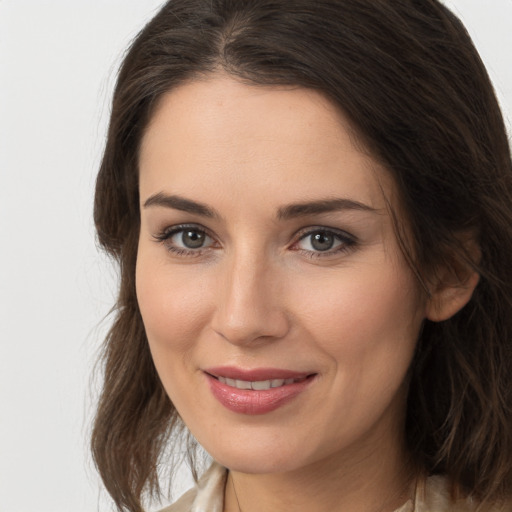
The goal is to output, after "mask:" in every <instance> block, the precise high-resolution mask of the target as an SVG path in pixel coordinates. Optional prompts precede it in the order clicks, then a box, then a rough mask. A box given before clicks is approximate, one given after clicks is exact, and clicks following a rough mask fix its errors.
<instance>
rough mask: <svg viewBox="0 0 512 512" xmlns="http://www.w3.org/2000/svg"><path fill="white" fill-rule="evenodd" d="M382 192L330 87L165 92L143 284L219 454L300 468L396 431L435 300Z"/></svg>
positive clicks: (143, 175) (143, 188) (154, 342)
mask: <svg viewBox="0 0 512 512" xmlns="http://www.w3.org/2000/svg"><path fill="white" fill-rule="evenodd" d="M383 193H384V194H385V195H386V196H387V197H388V198H391V201H392V202H393V201H394V199H393V198H394V197H395V190H394V185H393V183H392V181H391V179H390V177H389V176H388V174H387V173H386V171H385V170H384V169H383V168H381V167H380V166H379V164H378V163H377V162H375V161H374V160H372V158H370V157H369V156H368V155H367V154H365V153H364V152H363V151H362V149H361V147H360V146H358V145H356V144H355V143H354V140H353V138H352V137H351V133H350V130H349V127H348V124H347V122H346V121H345V120H344V119H343V117H342V116H341V115H340V113H339V112H338V111H337V110H336V109H335V108H334V107H333V106H332V105H331V104H330V102H328V101H327V100H326V99H324V98H323V97H322V96H321V95H320V94H318V93H316V92H313V91H309V90H304V89H297V88H295V89H292V88H286V89H285V88H270V87H255V86H248V85H242V84H240V83H238V82H236V81H235V80H233V79H231V78H227V77H224V76H215V77H212V78H210V79H208V80H203V81H196V82H192V83H189V84H187V85H184V86H181V87H180V88H177V89H175V90H173V91H172V92H170V93H168V94H167V95H166V96H165V97H164V98H163V99H162V101H161V103H160V105H159V107H158V109H157V110H156V113H155V114H154V116H153V118H152V120H151V123H150V124H149V126H148V129H147V132H146V134H145V136H144V139H143V143H142V149H141V154H140V197H141V232H140V242H139V248H138V260H137V297H138V301H139V305H140V310H141V313H142V317H143V320H144V325H145V328H146V332H147V336H148V340H149V345H150V349H151V353H152V355H153V358H154V362H155V365H156V368H157V371H158V374H159V376H160V378H161V380H162V383H163V385H164V387H165V389H166V391H167V393H168V395H169V397H170V398H171V400H172V402H173V404H174V405H175V406H176V408H177V410H178V412H179V414H180V415H181V417H182V418H183V420H184V422H185V423H186V424H187V426H188V427H189V428H190V430H191V431H192V433H193V434H194V436H195V437H196V438H197V439H198V441H199V442H200V443H201V444H202V445H203V446H204V447H205V448H206V450H207V451H209V452H210V453H211V454H212V456H213V457H214V458H215V459H217V460H218V461H219V462H221V463H222V464H224V465H226V466H228V467H230V468H232V469H235V470H239V471H245V472H250V473H265V472H274V471H288V470H294V469H298V468H303V467H306V466H308V465H309V464H314V463H316V462H321V461H325V460H327V459H330V460H338V459H339V460H341V459H343V460H346V459H347V457H355V458H358V457H359V458H360V457H363V456H364V454H365V453H366V454H367V453H371V454H372V456H373V457H378V456H379V453H380V452H381V451H382V449H383V448H384V447H388V448H389V446H390V445H392V444H393V443H394V444H396V443H397V439H400V436H401V435H402V433H403V430H402V429H403V416H404V410H405V397H406V391H407V389H406V388H407V386H406V384H405V383H404V380H405V378H406V373H407V370H408V367H409V365H410V362H411V358H412V356H413V352H414V347H415V343H416V340H417V337H418V333H419V330H420V326H421V323H422V321H423V319H424V317H425V303H424V300H423V298H422V295H421V293H420V291H419V290H418V287H417V285H416V282H415V279H414V277H413V275H412V273H411V271H410V269H409V267H408V266H407V264H406V263H405V261H404V258H403V256H402V254H401V252H400V250H399V247H398V244H397V241H396V238H395V235H394V232H393V227H392V222H391V219H390V216H389V214H388V211H387V209H386V202H385V199H384V195H383ZM395 206H397V205H396V204H395ZM249 388H250V389H249ZM398 442H399V441H398Z"/></svg>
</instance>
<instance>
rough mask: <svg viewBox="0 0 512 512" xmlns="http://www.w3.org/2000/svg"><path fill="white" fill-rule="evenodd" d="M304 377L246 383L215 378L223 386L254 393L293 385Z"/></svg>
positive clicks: (244, 381) (246, 381)
mask: <svg viewBox="0 0 512 512" xmlns="http://www.w3.org/2000/svg"><path fill="white" fill-rule="evenodd" d="M305 378H306V377H303V378H300V379H272V380H256V381H248V380H235V379H228V378H227V377H217V379H218V380H219V381H220V382H222V383H223V384H227V385H228V386H230V387H232V388H236V389H252V390H254V391H263V390H265V389H270V388H280V387H281V386H287V385H289V384H293V383H294V382H300V381H302V380H304V379H305Z"/></svg>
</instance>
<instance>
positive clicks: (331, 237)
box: [293, 228, 356, 257]
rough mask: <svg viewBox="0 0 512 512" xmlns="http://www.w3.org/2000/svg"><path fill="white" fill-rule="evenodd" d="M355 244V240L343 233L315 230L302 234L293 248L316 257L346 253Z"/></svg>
mask: <svg viewBox="0 0 512 512" xmlns="http://www.w3.org/2000/svg"><path fill="white" fill-rule="evenodd" d="M355 243H356V240H355V238H354V237H353V236H352V235H349V234H348V233H346V232H344V231H339V230H336V231H334V230H332V229H325V228H322V229H320V228H317V229H313V230H311V229H310V230H309V231H307V232H306V233H303V234H302V235H301V236H300V239H299V241H298V242H297V243H296V244H295V245H294V247H293V248H294V249H295V250H299V251H304V252H305V253H309V255H310V256H312V257H318V256H322V255H325V256H329V255H332V254H336V253H338V252H342V251H347V250H348V249H349V248H351V247H352V246H353V245H354V244H355Z"/></svg>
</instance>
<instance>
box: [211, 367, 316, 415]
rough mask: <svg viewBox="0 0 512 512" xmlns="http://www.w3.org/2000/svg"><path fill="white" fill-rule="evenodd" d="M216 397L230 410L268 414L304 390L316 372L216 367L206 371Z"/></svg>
mask: <svg viewBox="0 0 512 512" xmlns="http://www.w3.org/2000/svg"><path fill="white" fill-rule="evenodd" d="M204 373H205V375H206V377H207V379H208V383H209V385H210V389H211V392H212V394H213V396H214V397H215V398H216V399H217V400H218V401H219V402H220V403H221V404H222V405H223V406H224V407H226V408H227V409H229V410H230V411H233V412H237V413H240V414H249V415H256V414H266V413H268V412H271V411H274V410H275V409H277V408H278V407H281V406H282V405H284V404H286V403H287V402H289V401H290V400H292V399H293V398H295V397H296V396H297V395H299V394H300V393H302V391H304V390H305V389H306V388H307V387H308V386H309V385H310V384H311V382H312V380H313V379H314V377H315V375H316V374H314V373H307V372H295V371H292V370H284V369H278V368H257V369H253V370H242V369H240V368H235V367H227V366H226V367H216V368H208V369H206V370H204Z"/></svg>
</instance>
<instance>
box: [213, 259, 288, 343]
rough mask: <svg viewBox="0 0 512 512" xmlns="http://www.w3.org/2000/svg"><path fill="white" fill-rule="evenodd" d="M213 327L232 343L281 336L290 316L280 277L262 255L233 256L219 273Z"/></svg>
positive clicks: (286, 327) (278, 272)
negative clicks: (284, 300)
mask: <svg viewBox="0 0 512 512" xmlns="http://www.w3.org/2000/svg"><path fill="white" fill-rule="evenodd" d="M217 282H218V283H219V289H218V302H217V305H216V309H215V312H214V315H213V318H212V327H213V330H214V331H215V332H216V333H217V334H219V335H220V336H222V337H223V338H224V339H225V340H227V341H228V342H230V343H232V344H235V345H244V344H253V343H254V342H256V341H259V342H262V341H272V340H277V339H280V338H283V337H284V336H285V335H286V333H287V332H288V330H289V328H290V326H289V318H288V315H287V312H286V308H285V305H284V304H283V300H282V293H281V290H282V276H281V275H280V270H279V268H273V267H272V266H271V265H270V264H269V263H268V262H267V261H265V259H264V258H257V257H254V256H249V255H248V256H247V257H243V256H240V257H234V258H232V259H231V260H230V261H225V262H224V267H223V270H222V271H221V272H219V275H218V280H217Z"/></svg>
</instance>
